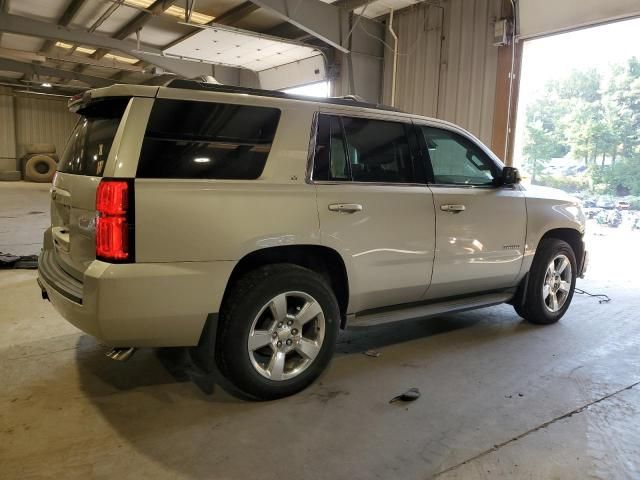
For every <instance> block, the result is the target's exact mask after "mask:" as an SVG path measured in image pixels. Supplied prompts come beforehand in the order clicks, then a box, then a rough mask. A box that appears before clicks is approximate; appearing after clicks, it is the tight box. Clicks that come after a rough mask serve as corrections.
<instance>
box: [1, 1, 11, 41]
mask: <svg viewBox="0 0 640 480" xmlns="http://www.w3.org/2000/svg"><path fill="white" fill-rule="evenodd" d="M8 11H9V0H0V13H7V12H8ZM2 33H3V32H2V30H1V29H0V42H1V41H2Z"/></svg>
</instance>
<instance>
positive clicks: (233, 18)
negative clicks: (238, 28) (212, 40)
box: [211, 2, 260, 25]
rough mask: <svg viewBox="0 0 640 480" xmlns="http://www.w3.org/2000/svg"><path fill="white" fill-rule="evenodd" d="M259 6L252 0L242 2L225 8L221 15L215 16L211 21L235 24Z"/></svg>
mask: <svg viewBox="0 0 640 480" xmlns="http://www.w3.org/2000/svg"><path fill="white" fill-rule="evenodd" d="M259 8H260V7H259V6H258V5H256V4H255V3H253V2H244V3H241V4H240V5H238V6H237V7H233V8H232V9H230V10H227V11H226V12H224V13H223V14H222V15H219V16H217V17H216V18H215V19H214V20H213V22H211V23H217V24H218V25H235V24H237V23H238V22H239V21H240V20H244V19H245V18H246V17H248V16H249V15H251V14H252V13H253V12H255V11H256V10H258V9H259Z"/></svg>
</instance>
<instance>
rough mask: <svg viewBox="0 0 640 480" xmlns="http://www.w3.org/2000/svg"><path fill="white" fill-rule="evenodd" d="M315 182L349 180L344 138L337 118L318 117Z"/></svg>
mask: <svg viewBox="0 0 640 480" xmlns="http://www.w3.org/2000/svg"><path fill="white" fill-rule="evenodd" d="M313 178H314V179H315V180H349V178H350V173H349V164H348V162H347V156H346V150H345V144H344V136H343V135H342V125H341V123H340V118H339V117H333V116H329V115H320V116H319V117H318V134H317V137H316V155H315V163H314V173H313Z"/></svg>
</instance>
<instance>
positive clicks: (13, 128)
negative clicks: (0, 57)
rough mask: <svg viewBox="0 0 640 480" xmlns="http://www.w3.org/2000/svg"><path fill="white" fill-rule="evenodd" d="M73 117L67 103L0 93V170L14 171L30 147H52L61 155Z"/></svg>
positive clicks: (73, 122)
mask: <svg viewBox="0 0 640 480" xmlns="http://www.w3.org/2000/svg"><path fill="white" fill-rule="evenodd" d="M77 118H78V117H77V115H75V114H73V113H71V112H69V110H68V109H67V99H66V98H63V97H53V96H46V95H34V94H28V93H16V92H15V91H13V90H12V89H10V88H5V87H3V88H1V89H0V170H15V169H16V168H17V167H16V165H17V159H19V158H20V157H22V156H23V155H24V154H25V148H26V146H27V145H28V144H30V143H53V144H54V145H55V146H56V152H58V154H61V153H62V151H63V150H64V146H65V144H66V142H67V138H68V137H69V135H70V133H71V130H73V126H74V125H75V123H76V120H77Z"/></svg>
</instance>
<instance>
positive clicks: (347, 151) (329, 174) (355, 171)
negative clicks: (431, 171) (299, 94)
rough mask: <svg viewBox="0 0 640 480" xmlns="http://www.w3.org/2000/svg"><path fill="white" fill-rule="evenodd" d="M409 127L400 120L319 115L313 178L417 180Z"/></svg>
mask: <svg viewBox="0 0 640 480" xmlns="http://www.w3.org/2000/svg"><path fill="white" fill-rule="evenodd" d="M410 130H411V126H410V125H405V124H404V123H400V122H388V121H383V120H371V119H366V118H351V117H338V116H332V115H319V118H318V132H317V136H316V154H315V159H314V172H313V178H314V180H320V181H322V180H329V181H354V182H373V183H415V182H416V181H417V180H416V175H415V172H414V168H413V159H412V155H411V148H410V146H409V137H410V135H411V132H410Z"/></svg>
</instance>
